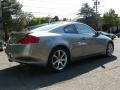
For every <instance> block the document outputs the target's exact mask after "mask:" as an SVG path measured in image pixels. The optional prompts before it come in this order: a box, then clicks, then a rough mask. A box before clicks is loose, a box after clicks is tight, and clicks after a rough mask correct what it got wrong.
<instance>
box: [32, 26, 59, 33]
mask: <svg viewBox="0 0 120 90" xmlns="http://www.w3.org/2000/svg"><path fill="white" fill-rule="evenodd" d="M59 25H60V24H49V25H45V26H41V27H38V28H35V29H32V30H31V32H37V31H38V32H39V31H48V30H51V29H54V28H56V27H58V26H59Z"/></svg>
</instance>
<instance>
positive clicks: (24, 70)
mask: <svg viewBox="0 0 120 90" xmlns="http://www.w3.org/2000/svg"><path fill="white" fill-rule="evenodd" d="M114 42H115V52H114V55H113V56H112V57H102V56H100V57H94V58H89V59H85V60H82V61H79V62H74V63H72V64H71V65H70V66H69V67H68V68H67V69H66V70H65V71H64V72H61V73H51V72H48V71H46V70H45V69H44V68H42V67H32V68H30V67H28V66H21V65H19V64H17V63H10V62H8V60H7V56H6V55H5V53H4V52H0V90H38V89H42V90H120V39H116V40H114Z"/></svg>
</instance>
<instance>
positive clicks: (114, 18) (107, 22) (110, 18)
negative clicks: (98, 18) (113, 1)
mask: <svg viewBox="0 0 120 90" xmlns="http://www.w3.org/2000/svg"><path fill="white" fill-rule="evenodd" d="M102 22H103V25H104V26H105V27H108V28H109V27H113V26H116V27H117V31H118V25H119V24H120V19H119V17H118V14H116V13H115V10H113V9H110V10H109V12H106V13H105V14H104V15H103V18H102Z"/></svg>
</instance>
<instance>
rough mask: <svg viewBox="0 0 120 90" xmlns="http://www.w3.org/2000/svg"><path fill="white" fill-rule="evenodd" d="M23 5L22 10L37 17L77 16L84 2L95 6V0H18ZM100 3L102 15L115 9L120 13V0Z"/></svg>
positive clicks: (108, 0)
mask: <svg viewBox="0 0 120 90" xmlns="http://www.w3.org/2000/svg"><path fill="white" fill-rule="evenodd" d="M17 1H19V2H20V3H21V4H22V5H23V7H22V10H23V11H25V12H30V13H32V14H34V16H36V17H43V16H51V17H53V16H55V15H57V16H59V17H60V18H69V19H70V18H71V19H73V18H76V17H77V15H76V14H77V13H78V11H79V9H80V8H81V6H82V4H83V3H88V4H89V5H90V6H91V7H93V5H94V4H93V3H94V1H93V0H17ZM98 1H100V5H99V7H98V11H99V13H100V14H101V15H103V13H105V12H107V11H109V9H110V8H112V9H114V10H115V11H116V13H117V14H119V15H120V1H119V0H98Z"/></svg>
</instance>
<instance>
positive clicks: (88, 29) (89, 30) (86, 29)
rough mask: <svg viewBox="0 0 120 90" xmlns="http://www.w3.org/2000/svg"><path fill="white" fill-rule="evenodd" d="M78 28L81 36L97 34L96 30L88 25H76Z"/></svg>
mask: <svg viewBox="0 0 120 90" xmlns="http://www.w3.org/2000/svg"><path fill="white" fill-rule="evenodd" d="M76 28H77V30H78V32H79V33H80V34H95V30H94V29H93V28H91V27H90V26H88V25H86V24H76Z"/></svg>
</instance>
